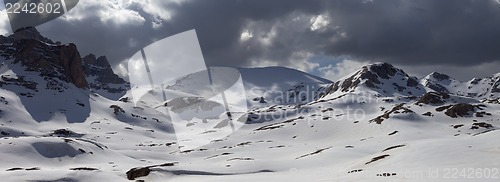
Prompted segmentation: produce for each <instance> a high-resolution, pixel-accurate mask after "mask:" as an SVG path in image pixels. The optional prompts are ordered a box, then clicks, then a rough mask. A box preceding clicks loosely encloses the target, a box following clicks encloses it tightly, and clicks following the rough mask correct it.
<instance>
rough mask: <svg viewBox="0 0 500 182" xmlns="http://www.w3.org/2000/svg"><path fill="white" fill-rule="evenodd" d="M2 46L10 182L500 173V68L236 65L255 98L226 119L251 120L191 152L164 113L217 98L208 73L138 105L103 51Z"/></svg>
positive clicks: (46, 42)
mask: <svg viewBox="0 0 500 182" xmlns="http://www.w3.org/2000/svg"><path fill="white" fill-rule="evenodd" d="M0 55H1V60H2V65H1V67H0V136H1V137H2V139H1V140H0V156H1V157H0V158H1V159H0V160H1V162H0V178H1V179H2V181H127V180H144V181H166V180H169V181H200V180H203V181H255V180H262V179H266V180H269V181H306V180H307V181H310V180H313V181H387V180H394V181H401V180H411V181H422V180H425V181H442V179H443V178H450V179H453V181H468V180H470V179H468V178H466V177H467V174H469V173H470V171H469V169H474V170H473V171H474V176H476V175H477V174H481V175H482V178H479V179H474V180H475V181H495V180H498V179H497V178H499V177H500V176H498V175H499V174H498V170H499V168H498V166H499V165H500V164H499V162H498V161H500V155H499V154H500V144H499V143H498V142H497V140H498V137H500V132H498V131H499V130H498V128H499V127H500V119H499V118H500V105H499V97H498V96H499V95H498V93H499V92H498V89H499V78H500V77H499V76H500V75H498V74H497V75H494V76H492V77H488V78H482V79H473V80H471V81H469V82H465V83H461V82H459V81H457V80H454V79H452V78H450V77H449V76H446V75H443V74H439V73H432V74H430V75H429V76H427V77H425V78H423V79H417V78H416V77H413V76H410V75H408V74H407V73H405V72H404V71H403V70H401V69H399V68H396V67H394V66H392V65H390V64H388V63H375V64H371V65H366V66H364V67H362V68H360V70H358V71H356V72H354V73H352V74H350V75H348V76H346V77H344V78H342V79H340V80H338V81H335V82H332V81H329V80H327V79H323V78H320V77H317V76H313V75H310V74H307V73H304V72H300V71H297V70H293V69H289V68H282V67H268V68H240V69H232V70H231V74H234V75H236V76H235V77H236V78H239V77H241V79H242V80H243V82H244V91H245V96H244V97H242V98H233V97H228V98H229V99H243V100H244V101H245V102H246V103H247V105H248V106H249V107H248V108H249V109H248V111H245V112H243V113H241V114H242V115H244V117H243V116H241V117H234V116H235V114H233V115H228V117H229V118H231V116H233V119H232V120H234V122H235V123H236V124H241V125H242V127H241V128H239V129H237V130H235V131H234V132H232V133H231V134H230V135H227V136H225V135H224V136H221V137H215V135H216V134H218V133H221V131H222V130H223V129H224V126H227V125H228V122H227V121H226V122H221V123H217V125H216V126H215V127H209V128H208V127H207V128H201V129H203V131H202V132H197V133H194V134H191V136H190V137H192V138H194V139H200V138H201V139H205V140H210V142H209V143H208V144H206V145H203V146H201V147H198V148H194V149H189V150H185V149H183V147H184V146H183V144H182V143H183V141H179V138H181V137H182V136H181V135H182V134H183V133H182V131H179V130H176V129H174V124H175V123H173V122H172V120H171V117H169V115H166V114H165V110H164V109H165V108H171V109H172V110H173V111H185V110H189V109H193V108H195V109H199V110H208V111H210V109H213V108H219V107H220V106H221V104H220V103H216V102H203V101H202V99H200V97H196V96H194V95H203V94H207V93H204V92H205V91H206V90H207V88H205V87H206V85H207V84H206V83H202V82H200V80H202V79H197V78H198V77H200V78H201V77H202V76H203V75H205V74H200V73H193V74H188V75H186V76H184V77H182V78H179V79H178V80H176V81H175V82H174V84H172V85H165V87H164V88H162V90H165V93H166V96H165V98H166V100H165V101H164V100H163V99H157V98H158V96H160V94H159V93H161V92H153V91H151V92H149V94H147V95H145V96H144V98H142V99H141V100H140V101H139V102H138V103H137V104H135V103H133V101H132V99H131V97H130V93H129V92H128V90H129V87H130V85H129V83H128V82H126V81H125V80H123V79H121V78H120V77H118V76H117V75H116V74H114V73H113V70H112V69H111V66H110V65H109V63H108V61H107V59H106V57H103V56H101V57H98V56H95V55H88V56H84V57H83V58H82V56H81V55H80V54H79V52H78V49H77V46H76V45H74V44H61V43H58V42H56V43H54V42H53V41H52V40H50V39H48V38H45V37H43V36H42V35H40V34H39V33H38V31H36V29H34V28H26V29H22V30H19V31H16V32H15V33H14V34H13V35H11V36H8V37H0ZM224 69H227V68H217V67H213V68H210V71H211V72H212V73H213V74H214V75H215V76H214V77H217V72H220V70H224ZM234 70H236V71H234ZM238 72H239V73H238ZM225 73H229V72H225ZM223 76H224V75H222V76H220V75H219V77H223ZM226 77H227V76H226ZM221 79H222V78H221ZM225 79H227V80H229V81H228V82H229V83H232V82H234V80H232V79H234V78H233V77H232V76H231V77H227V78H225ZM225 87H229V86H227V85H226V86H225ZM210 94H213V93H211V92H210V93H208V95H210ZM228 95H230V93H228ZM188 103H196V104H194V105H189V104H188ZM207 108H208V109H207ZM211 114H213V113H211ZM216 114H220V113H216ZM224 114H227V113H223V115H224ZM211 117H213V118H217V117H221V115H213V116H211ZM240 118H243V119H240ZM209 119H212V118H209ZM207 120H208V119H207ZM203 124H205V123H204V122H200V123H194V122H189V123H186V128H187V129H193V130H194V129H200V128H197V127H198V126H200V125H203ZM447 170H448V171H447ZM452 170H457V171H458V172H457V173H456V174H454V173H455V172H453V171H452ZM462 170H463V171H464V172H463V173H464V175H465V177H464V176H460V175H461V172H462ZM487 171H489V173H486V172H487ZM471 174H472V173H471ZM476 177H477V176H476Z"/></svg>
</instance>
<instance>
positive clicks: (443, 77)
mask: <svg viewBox="0 0 500 182" xmlns="http://www.w3.org/2000/svg"><path fill="white" fill-rule="evenodd" d="M431 76H432V77H433V78H435V79H436V80H439V81H443V80H449V79H450V76H448V75H445V74H442V73H438V72H433V73H432V74H431Z"/></svg>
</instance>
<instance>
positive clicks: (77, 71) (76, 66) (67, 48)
mask: <svg viewBox="0 0 500 182" xmlns="http://www.w3.org/2000/svg"><path fill="white" fill-rule="evenodd" d="M59 61H60V64H61V65H62V67H63V70H64V74H65V75H66V76H67V77H69V78H70V82H72V83H73V84H75V85H76V87H78V88H88V83H87V79H85V72H84V71H83V66H82V59H81V57H80V53H79V52H78V49H77V48H76V45H75V44H69V45H63V46H61V47H60V50H59Z"/></svg>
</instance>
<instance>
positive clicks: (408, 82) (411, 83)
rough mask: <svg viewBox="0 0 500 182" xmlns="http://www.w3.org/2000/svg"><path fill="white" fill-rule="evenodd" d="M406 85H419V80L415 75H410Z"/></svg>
mask: <svg viewBox="0 0 500 182" xmlns="http://www.w3.org/2000/svg"><path fill="white" fill-rule="evenodd" d="M406 86H409V87H416V86H418V81H417V79H415V78H413V77H410V78H409V79H408V81H406Z"/></svg>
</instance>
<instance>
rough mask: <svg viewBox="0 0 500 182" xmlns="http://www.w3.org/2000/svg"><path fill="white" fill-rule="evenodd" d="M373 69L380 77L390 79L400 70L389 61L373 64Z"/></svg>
mask: <svg viewBox="0 0 500 182" xmlns="http://www.w3.org/2000/svg"><path fill="white" fill-rule="evenodd" d="M371 70H372V71H373V72H375V74H377V75H378V76H379V77H380V78H383V79H389V78H390V77H392V76H394V75H395V74H396V72H397V71H398V70H397V69H396V68H394V66H392V65H391V64H389V63H382V64H379V65H375V66H371Z"/></svg>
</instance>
